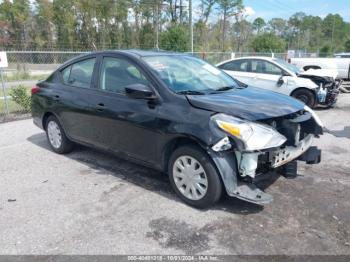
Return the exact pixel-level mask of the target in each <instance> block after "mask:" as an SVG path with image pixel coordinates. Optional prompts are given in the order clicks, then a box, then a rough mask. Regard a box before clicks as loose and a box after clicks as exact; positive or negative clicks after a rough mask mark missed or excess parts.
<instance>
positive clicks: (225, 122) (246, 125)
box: [212, 114, 287, 151]
mask: <svg viewBox="0 0 350 262" xmlns="http://www.w3.org/2000/svg"><path fill="white" fill-rule="evenodd" d="M212 120H213V121H215V123H216V125H217V126H218V127H219V128H220V129H221V130H223V131H225V132H226V133H227V134H229V135H231V136H233V137H236V138H238V139H239V140H241V141H242V142H243V143H244V145H245V149H246V150H247V151H253V150H262V149H267V148H272V147H278V146H281V145H282V144H283V143H284V142H286V141H287V139H286V138H285V137H284V136H283V135H281V134H280V133H278V132H277V131H276V130H275V129H273V128H272V127H270V126H268V125H264V124H258V123H253V122H249V121H245V120H242V119H239V118H236V117H233V116H229V115H225V114H217V115H214V116H213V117H212Z"/></svg>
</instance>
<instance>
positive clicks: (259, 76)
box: [250, 59, 288, 93]
mask: <svg viewBox="0 0 350 262" xmlns="http://www.w3.org/2000/svg"><path fill="white" fill-rule="evenodd" d="M250 71H251V73H252V75H253V76H254V77H253V84H252V85H253V86H255V87H259V88H263V89H268V90H271V91H274V92H279V93H287V92H284V91H288V90H287V88H286V87H287V77H283V70H282V69H281V68H280V67H278V66H276V65H274V64H272V63H270V62H268V61H265V60H260V59H253V60H251V68H250ZM281 78H282V80H283V82H280V84H279V80H280V79H281Z"/></svg>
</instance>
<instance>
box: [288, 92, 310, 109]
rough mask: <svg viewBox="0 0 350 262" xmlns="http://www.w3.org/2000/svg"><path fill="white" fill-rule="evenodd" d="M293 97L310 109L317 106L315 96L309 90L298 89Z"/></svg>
mask: <svg viewBox="0 0 350 262" xmlns="http://www.w3.org/2000/svg"><path fill="white" fill-rule="evenodd" d="M292 96H293V97H294V98H296V99H298V100H299V101H301V102H303V103H304V104H305V105H307V106H308V107H310V108H313V107H315V104H316V98H315V94H314V93H313V92H312V91H310V90H307V89H298V90H296V91H295V92H293V94H292Z"/></svg>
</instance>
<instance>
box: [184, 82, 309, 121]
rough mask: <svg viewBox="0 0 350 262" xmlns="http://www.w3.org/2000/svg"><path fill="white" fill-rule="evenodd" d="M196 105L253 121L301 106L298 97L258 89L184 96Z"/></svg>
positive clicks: (238, 89)
mask: <svg viewBox="0 0 350 262" xmlns="http://www.w3.org/2000/svg"><path fill="white" fill-rule="evenodd" d="M187 99H188V100H189V102H190V103H191V104H192V105H193V106H194V107H197V108H201V109H205V110H210V111H213V112H217V113H225V114H228V115H232V116H236V117H239V118H242V119H246V120H250V121H256V120H263V119H269V118H274V117H280V116H284V115H288V114H292V113H295V112H297V111H300V110H302V109H303V108H304V104H303V103H301V102H299V101H298V100H296V99H294V98H292V97H289V96H286V95H282V94H279V93H276V92H272V91H267V90H264V89H260V88H254V87H246V88H236V89H232V90H230V91H224V92H220V93H216V94H208V95H188V96H187Z"/></svg>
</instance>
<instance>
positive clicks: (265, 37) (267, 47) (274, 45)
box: [251, 33, 286, 52]
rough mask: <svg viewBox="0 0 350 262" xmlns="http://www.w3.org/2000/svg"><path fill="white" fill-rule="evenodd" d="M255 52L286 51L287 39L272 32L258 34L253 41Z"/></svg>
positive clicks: (252, 45)
mask: <svg viewBox="0 0 350 262" xmlns="http://www.w3.org/2000/svg"><path fill="white" fill-rule="evenodd" d="M251 47H252V48H253V49H254V51H255V52H270V51H272V52H284V51H285V47H286V44H285V41H284V40H283V39H282V38H280V37H277V36H276V35H274V34H271V33H265V34H262V35H259V36H257V37H256V38H255V39H254V40H253V41H252V43H251Z"/></svg>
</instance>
